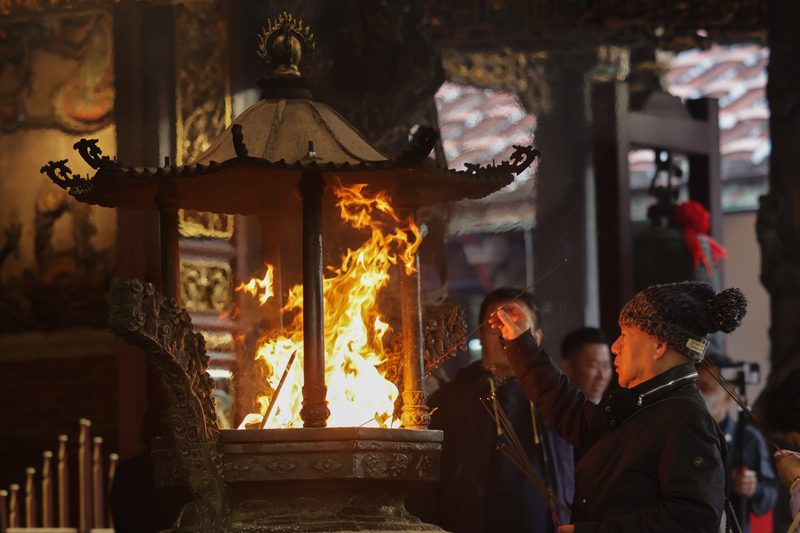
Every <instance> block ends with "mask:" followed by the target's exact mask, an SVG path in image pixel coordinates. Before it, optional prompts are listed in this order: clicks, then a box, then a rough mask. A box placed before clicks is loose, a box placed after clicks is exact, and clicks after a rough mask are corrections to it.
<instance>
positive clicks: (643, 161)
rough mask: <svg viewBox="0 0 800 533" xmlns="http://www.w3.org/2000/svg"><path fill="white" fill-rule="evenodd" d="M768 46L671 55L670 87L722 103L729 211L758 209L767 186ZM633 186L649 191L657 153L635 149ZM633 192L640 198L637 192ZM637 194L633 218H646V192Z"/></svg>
mask: <svg viewBox="0 0 800 533" xmlns="http://www.w3.org/2000/svg"><path fill="white" fill-rule="evenodd" d="M768 62H769V49H768V48H765V47H763V46H759V45H755V44H746V45H734V46H712V47H711V48H709V49H708V50H697V49H696V50H688V51H686V52H683V53H680V54H678V55H676V56H675V57H674V58H673V59H672V63H671V68H670V70H669V72H668V73H667V75H666V77H665V81H666V82H667V84H668V87H667V90H668V91H669V92H670V93H672V94H674V95H676V96H679V97H680V98H682V99H690V98H703V97H708V98H716V99H717V100H718V101H719V126H720V132H719V135H720V154H721V156H722V164H721V167H722V180H723V189H722V206H723V209H724V210H726V211H735V210H742V209H755V208H756V207H757V205H756V203H757V200H758V196H759V195H761V194H763V193H765V192H766V189H767V172H768V164H769V154H770V152H771V144H770V136H769V107H768V104H767V99H766V89H767V72H766V68H767V63H768ZM628 161H629V164H630V168H631V185H632V188H633V189H634V190H635V189H646V187H647V186H648V185H649V181H650V179H651V178H652V175H653V161H654V154H653V152H651V151H638V152H632V153H631V155H630V157H629V160H628ZM634 196H637V195H636V194H634ZM638 196H639V198H638V199H637V198H634V203H637V204H639V205H636V206H634V208H633V209H634V217H635V218H642V217H643V216H644V210H645V209H646V204H647V203H649V201H650V200H649V199H647V197H646V195H643V194H642V193H640V194H639V195H638Z"/></svg>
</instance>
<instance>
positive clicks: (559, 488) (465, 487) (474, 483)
mask: <svg viewBox="0 0 800 533" xmlns="http://www.w3.org/2000/svg"><path fill="white" fill-rule="evenodd" d="M519 294H520V291H519V290H515V289H507V288H506V289H497V290H495V291H493V292H492V293H490V294H489V295H487V296H486V298H485V299H484V302H483V304H482V306H481V312H480V320H481V323H483V322H484V321H485V320H486V319H487V318H488V316H489V313H491V312H492V311H494V310H495V309H496V308H497V307H498V306H500V305H504V304H506V303H508V302H509V301H510V300H512V299H514V298H515V297H517V296H518V295H519ZM518 301H519V309H520V310H522V312H524V313H526V315H527V316H528V317H529V318H530V321H531V324H532V330H533V335H535V338H536V339H537V341H538V340H541V337H542V331H541V329H539V306H538V303H537V302H536V301H535V300H534V299H533V296H532V295H530V294H528V293H525V294H524V295H523V296H522V297H520V299H519V300H518ZM478 335H479V338H480V340H481V345H482V360H480V361H477V362H475V363H473V364H471V365H470V366H468V367H466V368H463V369H461V370H460V371H459V372H458V374H457V375H456V378H455V379H454V380H453V381H451V382H449V383H447V384H445V385H443V386H442V387H441V388H440V389H438V390H437V391H436V392H435V393H434V394H433V395H432V396H431V399H430V401H429V405H430V407H431V411H432V413H431V424H430V428H431V429H441V430H444V442H443V445H442V455H441V459H440V462H441V474H440V481H439V485H438V488H437V493H436V495H435V496H433V497H432V501H430V502H428V503H429V507H430V506H433V507H435V509H434V510H433V511H431V510H430V508H429V509H428V511H427V512H426V511H423V510H420V509H418V508H415V507H414V506H411V508H410V509H409V510H411V511H412V513H416V514H417V515H418V516H420V517H421V518H423V520H425V521H430V522H433V523H435V524H438V525H439V526H441V527H443V528H444V529H445V530H447V531H451V532H453V533H494V532H503V533H530V532H535V533H547V532H555V530H556V525H555V519H554V518H553V516H552V515H551V513H550V511H549V509H548V506H547V503H546V502H545V500H544V498H543V497H542V495H541V494H540V493H539V492H538V490H537V488H536V486H535V484H534V482H533V481H531V480H530V479H528V478H526V477H525V475H524V474H523V473H522V472H521V471H520V470H518V469H517V468H516V467H515V466H514V465H513V464H512V463H511V462H510V461H509V460H508V459H507V458H506V457H505V456H503V454H502V453H501V452H500V451H499V450H498V446H501V445H504V444H505V445H507V446H508V445H509V444H510V441H509V440H508V437H509V436H508V435H505V434H504V433H503V432H502V431H498V429H497V426H496V424H495V422H494V420H493V419H492V416H490V414H489V412H488V411H487V410H486V408H485V407H484V405H483V404H482V400H483V399H487V398H489V397H490V396H491V395H493V394H494V395H496V398H497V401H498V404H499V406H500V407H501V408H502V409H503V411H504V412H505V413H506V415H507V416H508V418H509V419H510V421H511V424H512V427H513V428H514V432H515V433H516V434H517V437H518V438H519V440H520V442H521V443H522V445H523V446H524V448H525V451H526V452H527V454H528V457H529V458H530V459H531V463H532V464H533V466H534V469H535V470H536V472H537V474H538V475H539V477H540V478H541V479H542V480H543V481H544V482H545V483H546V484H548V486H549V487H550V488H551V489H552V490H553V491H554V492H555V493H556V495H557V496H559V498H560V499H561V500H565V501H566V503H567V504H568V503H569V502H570V501H571V499H572V490H573V475H574V465H573V454H572V448H571V447H570V446H569V444H567V443H566V442H565V441H564V440H563V439H561V438H560V437H559V436H558V435H556V434H555V433H554V432H553V431H552V429H550V427H549V426H548V424H547V422H546V421H545V420H544V419H543V418H542V416H541V415H540V414H539V413H538V412H537V410H536V409H535V408H534V405H533V404H532V402H531V400H530V399H529V398H528V396H527V394H525V391H524V390H523V389H522V387H521V386H520V384H519V381H518V380H517V379H516V378H515V377H514V374H513V371H512V369H511V367H510V365H509V364H508V361H507V360H506V358H505V353H504V349H503V347H502V345H501V344H500V338H499V337H500V336H499V334H498V332H497V331H496V330H493V329H491V328H490V327H489V325H488V324H486V325H485V326H483V328H481V330H480V331H479V333H478ZM557 513H558V514H559V515H560V516H559V519H560V520H561V521H563V522H566V521H567V520H568V516H567V515H566V513H564V512H563V511H562V510H561V509H558V510H557Z"/></svg>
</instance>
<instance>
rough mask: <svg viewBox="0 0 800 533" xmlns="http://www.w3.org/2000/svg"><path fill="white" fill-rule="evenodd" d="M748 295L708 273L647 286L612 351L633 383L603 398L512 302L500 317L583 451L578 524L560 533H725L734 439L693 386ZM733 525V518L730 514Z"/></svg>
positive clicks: (623, 319) (554, 418) (563, 427)
mask: <svg viewBox="0 0 800 533" xmlns="http://www.w3.org/2000/svg"><path fill="white" fill-rule="evenodd" d="M746 310H747V301H746V300H745V298H744V295H743V294H742V293H741V291H740V290H739V289H727V290H725V291H722V292H721V293H719V294H717V293H716V292H715V291H714V289H713V288H712V287H711V286H710V285H708V284H706V283H700V282H683V283H672V284H668V285H656V286H653V287H649V288H647V289H645V290H643V291H642V292H640V293H638V294H637V295H636V296H634V297H633V299H631V301H630V302H628V303H627V304H626V305H625V307H624V308H623V309H622V312H621V313H620V316H619V325H620V328H621V330H622V333H621V335H620V337H619V338H618V339H617V340H616V342H614V344H613V346H612V347H611V351H612V352H613V353H614V354H615V355H616V359H615V361H614V366H615V368H616V370H617V373H618V375H619V383H620V385H621V386H622V387H623V390H621V391H619V392H617V393H614V394H611V395H609V396H607V397H606V398H604V399H603V401H602V402H600V404H598V405H595V404H594V403H592V402H591V401H590V400H589V398H587V397H586V395H584V394H583V393H582V392H581V391H580V390H579V389H578V388H577V387H575V386H574V385H573V384H571V383H570V382H569V380H568V379H567V378H566V377H564V376H563V375H562V374H561V372H560V370H559V368H558V367H557V366H556V365H555V364H554V363H553V361H552V360H551V359H550V357H549V356H548V355H547V354H546V353H545V352H544V350H542V349H540V348H539V346H538V344H537V343H536V341H535V339H534V338H533V336H532V335H531V334H530V332H529V331H528V330H529V327H530V324H528V323H527V318H526V317H525V316H524V314H523V313H520V312H519V310H518V309H517V307H516V305H515V304H514V303H511V304H509V305H506V306H505V307H504V308H501V309H498V311H497V314H496V315H495V316H494V317H493V318H492V319H491V324H492V326H493V327H496V328H499V329H500V330H501V331H502V333H503V338H504V340H505V346H506V356H507V358H508V360H509V362H510V363H511V366H512V368H513V369H514V372H515V373H516V374H517V377H518V378H519V381H520V383H521V384H522V386H523V387H524V388H525V391H526V392H527V393H528V395H529V396H530V397H531V399H532V400H533V402H534V403H535V404H536V405H537V406H538V407H539V410H540V412H541V413H542V414H543V415H544V417H545V418H546V419H547V420H548V421H549V422H550V424H551V425H552V426H553V427H554V428H555V429H556V431H558V432H559V433H560V434H561V436H562V437H564V439H566V440H567V441H568V442H570V443H571V444H572V445H573V446H575V447H576V448H577V449H578V451H579V452H581V453H582V455H583V456H582V458H581V460H580V462H579V463H578V465H577V466H576V469H575V499H574V502H573V507H572V524H570V525H564V526H562V527H560V528H559V529H558V531H559V533H572V532H575V533H590V532H592V533H612V532H620V533H622V532H624V533H639V532H641V533H651V532H652V533H657V532H658V533H661V532H663V533H674V532H696V533H709V532H715V531H717V529H718V527H719V524H720V520H721V517H722V513H723V507H724V506H725V505H724V504H725V495H726V493H727V490H726V489H727V486H726V484H727V475H726V473H725V454H726V448H725V441H724V437H723V436H722V434H721V432H720V430H719V427H718V425H717V423H716V422H715V421H714V419H713V418H712V417H711V415H710V414H709V413H708V410H707V409H706V407H705V404H704V403H703V400H702V398H701V397H700V393H699V392H698V390H697V389H696V388H695V386H694V383H695V381H696V380H697V372H696V371H695V368H694V363H698V362H700V361H702V359H703V356H704V354H705V350H706V347H707V346H708V341H707V338H706V337H707V335H708V334H710V333H714V332H717V331H723V332H726V333H730V332H731V331H733V330H734V329H736V328H737V327H738V326H739V324H740V323H741V320H742V318H743V317H744V315H745V312H746ZM727 514H728V515H729V521H728V523H729V524H730V523H731V519H730V515H731V513H727Z"/></svg>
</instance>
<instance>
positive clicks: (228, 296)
mask: <svg viewBox="0 0 800 533" xmlns="http://www.w3.org/2000/svg"><path fill="white" fill-rule="evenodd" d="M181 298H182V299H183V304H184V305H185V306H186V309H187V310H189V311H194V312H200V313H216V314H220V313H226V312H229V311H231V310H232V309H233V271H232V270H231V266H230V265H229V264H227V263H222V262H214V261H203V260H190V259H187V260H181Z"/></svg>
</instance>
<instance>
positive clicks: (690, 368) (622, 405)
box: [609, 363, 697, 425]
mask: <svg viewBox="0 0 800 533" xmlns="http://www.w3.org/2000/svg"><path fill="white" fill-rule="evenodd" d="M696 381H697V370H695V367H694V364H693V363H685V364H682V365H678V366H676V367H673V368H670V369H669V370H667V371H666V372H662V373H661V374H659V375H657V376H655V377H654V378H651V379H649V380H647V381H645V382H644V383H640V384H638V385H636V386H635V387H633V388H630V389H626V390H622V391H620V392H618V393H617V394H616V398H613V397H610V398H609V400H615V403H616V405H615V407H616V409H614V410H615V411H616V413H615V414H616V417H615V418H617V419H619V420H625V419H627V418H628V417H629V416H630V415H632V414H633V413H635V412H636V411H638V410H639V409H641V408H642V407H646V406H648V405H651V404H653V403H654V402H656V401H658V400H659V399H660V398H662V397H663V396H664V395H665V394H667V393H668V392H670V391H673V390H675V389H677V388H680V387H685V386H687V385H691V386H692V387H694V383H695V382H696ZM612 425H613V424H612Z"/></svg>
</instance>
